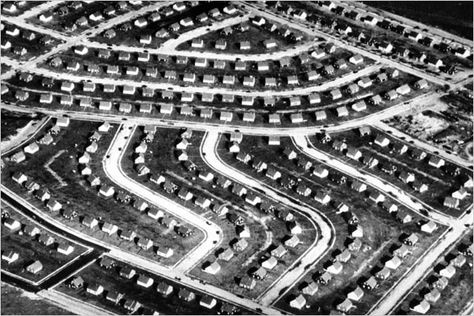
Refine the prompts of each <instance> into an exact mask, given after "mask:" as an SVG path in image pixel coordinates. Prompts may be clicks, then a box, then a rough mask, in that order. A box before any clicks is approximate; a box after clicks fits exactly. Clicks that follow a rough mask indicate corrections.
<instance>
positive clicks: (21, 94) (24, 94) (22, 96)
mask: <svg viewBox="0 0 474 316" xmlns="http://www.w3.org/2000/svg"><path fill="white" fill-rule="evenodd" d="M29 97H30V93H29V92H28V91H21V90H17V91H16V92H15V99H17V100H19V101H26V100H27V99H28V98H29Z"/></svg>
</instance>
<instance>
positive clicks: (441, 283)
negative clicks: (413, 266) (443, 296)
mask: <svg viewBox="0 0 474 316" xmlns="http://www.w3.org/2000/svg"><path fill="white" fill-rule="evenodd" d="M448 283H449V280H448V278H446V277H439V279H438V280H436V281H435V282H433V283H432V284H431V286H432V288H437V289H439V290H444V289H445V288H446V286H448Z"/></svg>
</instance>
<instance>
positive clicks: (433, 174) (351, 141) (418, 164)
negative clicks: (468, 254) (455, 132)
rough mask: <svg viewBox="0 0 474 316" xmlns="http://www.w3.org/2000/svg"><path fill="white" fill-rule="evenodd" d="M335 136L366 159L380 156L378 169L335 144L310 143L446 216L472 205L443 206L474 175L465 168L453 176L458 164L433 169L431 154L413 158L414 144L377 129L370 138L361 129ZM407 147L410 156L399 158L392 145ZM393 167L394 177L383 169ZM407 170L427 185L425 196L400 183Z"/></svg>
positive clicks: (449, 163)
mask: <svg viewBox="0 0 474 316" xmlns="http://www.w3.org/2000/svg"><path fill="white" fill-rule="evenodd" d="M379 134H380V135H383V136H384V137H386V138H387V139H389V140H390V145H389V146H387V147H383V148H382V147H380V146H378V145H376V144H375V143H374V140H375V138H376V135H379ZM331 137H332V138H333V140H336V139H338V140H345V142H346V143H347V144H348V145H350V146H354V147H356V148H358V149H359V150H360V151H361V152H362V155H363V156H365V157H370V156H373V157H376V158H377V159H378V160H379V164H378V166H376V167H374V168H371V169H369V168H368V167H366V166H365V165H364V164H363V163H361V162H360V161H355V160H353V159H350V158H348V157H346V156H343V152H340V151H337V150H335V149H334V148H332V146H331V144H329V143H325V144H323V143H322V142H320V141H319V140H318V136H311V137H310V140H311V142H312V143H313V144H314V145H315V146H317V147H318V149H320V150H324V151H326V152H328V153H329V154H331V155H334V156H336V157H339V158H340V159H342V160H343V161H345V162H346V163H348V164H351V165H353V166H354V167H356V168H363V169H364V170H365V171H367V172H369V173H373V174H374V175H376V176H379V177H381V178H382V179H384V180H386V181H388V182H390V183H392V182H393V183H394V184H395V185H396V186H398V187H400V188H402V189H403V190H405V191H406V192H409V193H410V194H413V195H414V196H415V197H417V198H419V199H420V200H421V201H423V202H425V203H427V204H428V205H430V206H431V207H433V208H435V209H437V210H440V211H442V212H444V213H446V214H449V215H453V216H459V215H461V214H462V213H463V212H464V210H465V208H466V207H467V206H469V204H470V202H469V201H468V199H467V198H466V199H464V200H463V201H461V206H460V209H449V208H447V207H444V206H443V201H444V198H445V197H446V196H450V195H451V192H453V191H455V190H457V189H458V188H459V186H460V185H462V184H463V183H464V182H463V179H466V178H467V176H468V175H469V174H471V172H470V171H469V170H467V169H465V168H460V174H459V175H457V176H449V174H448V173H447V170H454V169H456V168H457V167H458V166H457V165H455V164H453V163H451V162H446V163H445V166H443V167H441V168H435V167H432V166H430V165H429V164H428V161H429V159H430V155H427V156H426V158H424V159H422V160H416V159H413V158H411V157H410V156H409V155H410V152H411V151H412V150H413V149H415V147H414V146H413V145H412V144H410V143H408V142H406V141H404V140H400V139H397V138H395V137H393V136H391V135H390V134H387V133H385V132H383V131H381V130H377V129H375V128H372V129H371V135H367V136H364V137H361V136H360V133H359V131H358V129H354V130H350V131H345V132H340V133H333V134H331ZM403 144H405V145H407V146H408V150H407V152H406V153H404V154H402V155H398V154H395V153H394V152H393V151H392V148H393V147H391V146H401V145H403ZM392 165H393V166H396V167H397V171H396V172H395V174H394V175H390V174H388V173H385V172H384V171H382V169H381V166H385V167H386V166H392ZM404 170H405V171H407V172H412V173H413V174H414V175H415V179H418V180H420V181H422V182H423V183H425V184H427V185H428V188H429V189H428V190H427V191H425V192H423V193H420V192H417V191H415V190H414V189H413V188H412V187H411V186H410V185H408V184H405V183H404V182H403V181H401V180H399V179H398V174H399V172H401V171H404ZM394 179H396V181H393V180H394ZM464 181H465V180H464Z"/></svg>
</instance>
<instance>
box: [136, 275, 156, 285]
mask: <svg viewBox="0 0 474 316" xmlns="http://www.w3.org/2000/svg"><path fill="white" fill-rule="evenodd" d="M153 282H154V280H153V279H152V278H150V277H149V276H146V275H144V274H140V275H139V276H138V279H137V284H138V285H140V286H142V287H144V288H149V287H150V286H152V285H153Z"/></svg>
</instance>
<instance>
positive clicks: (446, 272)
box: [439, 264, 456, 279]
mask: <svg viewBox="0 0 474 316" xmlns="http://www.w3.org/2000/svg"><path fill="white" fill-rule="evenodd" d="M455 274H456V268H455V267H454V266H453V265H451V264H449V265H447V266H446V267H444V268H443V269H441V270H440V271H439V275H440V276H442V277H445V278H447V279H451V278H452V277H453V276H454V275H455Z"/></svg>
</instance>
